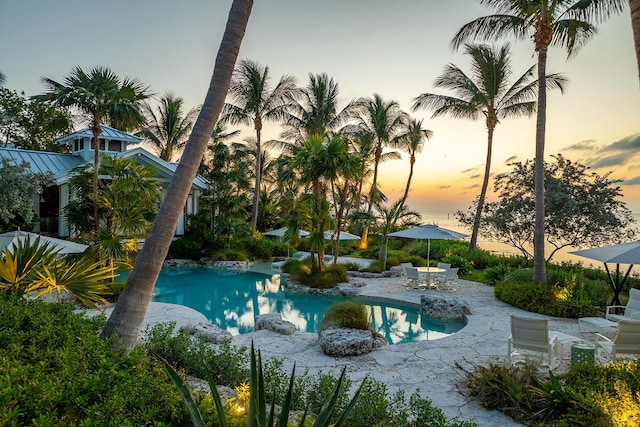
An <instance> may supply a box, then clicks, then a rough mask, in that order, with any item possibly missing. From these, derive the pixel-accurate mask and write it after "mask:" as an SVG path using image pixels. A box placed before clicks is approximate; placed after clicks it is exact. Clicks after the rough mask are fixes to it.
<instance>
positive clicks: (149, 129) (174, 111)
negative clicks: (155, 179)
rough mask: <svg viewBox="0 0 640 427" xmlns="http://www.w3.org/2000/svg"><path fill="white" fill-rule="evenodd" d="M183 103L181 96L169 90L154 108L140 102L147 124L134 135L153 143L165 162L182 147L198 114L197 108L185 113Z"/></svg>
mask: <svg viewBox="0 0 640 427" xmlns="http://www.w3.org/2000/svg"><path fill="white" fill-rule="evenodd" d="M183 104H184V101H183V100H182V98H180V97H177V96H175V95H174V94H173V93H171V92H168V93H166V94H165V95H163V96H162V99H160V104H159V105H158V107H157V109H156V110H154V109H153V107H152V106H151V105H150V104H149V103H148V102H144V103H143V104H142V112H143V114H144V115H145V117H146V121H147V124H146V126H145V127H144V128H143V129H141V130H140V131H139V132H138V133H137V134H136V135H137V136H140V137H142V138H145V139H146V140H147V141H149V142H150V143H151V144H153V145H154V147H155V149H156V152H157V153H158V157H160V158H161V159H162V160H164V161H167V162H170V161H171V160H172V159H173V156H174V154H175V153H178V152H180V151H181V150H182V149H183V148H184V144H185V143H186V142H187V138H188V137H189V132H191V127H192V126H193V122H194V120H195V119H196V116H197V114H198V110H199V109H198V108H192V109H191V110H189V111H188V112H187V113H186V114H185V113H184V112H183V110H182V108H183Z"/></svg>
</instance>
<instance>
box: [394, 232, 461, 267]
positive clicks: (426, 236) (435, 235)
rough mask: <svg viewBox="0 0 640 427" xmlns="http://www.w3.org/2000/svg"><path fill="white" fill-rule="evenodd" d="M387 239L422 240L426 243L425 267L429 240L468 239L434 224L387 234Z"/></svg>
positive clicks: (428, 253) (429, 250)
mask: <svg viewBox="0 0 640 427" xmlns="http://www.w3.org/2000/svg"><path fill="white" fill-rule="evenodd" d="M389 237H403V238H405V239H422V240H426V241H427V266H428V265H429V256H430V253H431V239H452V240H457V239H464V238H465V237H469V236H467V235H466V234H463V233H458V232H457V231H453V230H449V229H447V228H441V227H438V226H437V225H435V224H422V225H419V226H417V227H413V228H407V229H406V230H400V231H396V232H395V233H389Z"/></svg>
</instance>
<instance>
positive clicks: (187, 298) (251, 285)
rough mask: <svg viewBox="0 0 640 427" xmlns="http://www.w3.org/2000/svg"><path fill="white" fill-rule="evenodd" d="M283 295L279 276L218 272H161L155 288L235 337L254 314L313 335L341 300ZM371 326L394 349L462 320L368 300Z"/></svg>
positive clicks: (446, 331)
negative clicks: (277, 316) (275, 315)
mask: <svg viewBox="0 0 640 427" xmlns="http://www.w3.org/2000/svg"><path fill="white" fill-rule="evenodd" d="M345 299H346V298H344V297H338V296H318V295H305V294H294V293H289V292H286V291H284V290H283V289H282V287H281V284H280V275H279V274H274V275H272V276H269V275H266V274H260V273H254V272H242V273H240V274H238V272H234V273H233V274H230V273H229V272H227V271H220V270H214V269H208V268H196V267H188V268H172V269H171V271H167V270H163V271H162V273H161V274H160V277H159V278H158V281H157V283H156V287H155V296H154V301H158V302H168V303H174V304H181V305H184V306H187V307H190V308H193V309H194V310H197V311H199V312H201V313H203V314H204V315H205V316H207V318H208V319H209V320H210V321H211V322H212V323H213V324H216V325H218V326H219V327H221V328H222V329H225V330H227V331H229V332H231V333H232V334H234V335H238V334H244V333H247V332H252V331H253V327H254V318H255V316H257V315H258V314H266V313H281V314H282V317H283V319H285V320H287V321H289V322H291V323H293V324H294V325H295V326H296V329H298V330H300V331H307V332H316V331H317V330H318V329H319V327H320V322H321V320H322V315H323V313H324V311H325V310H326V309H327V307H329V306H330V305H331V304H333V303H335V302H338V301H342V300H345ZM363 302H364V303H365V305H366V306H368V310H369V315H370V319H371V324H372V326H373V328H374V329H375V330H376V331H378V332H379V333H381V334H383V335H384V336H385V338H386V339H387V341H388V342H389V343H392V344H397V343H403V342H412V341H424V340H433V339H438V338H441V337H444V336H447V335H450V334H452V333H454V332H457V331H458V330H460V329H461V328H462V327H464V325H465V324H466V322H465V321H458V320H455V321H454V320H441V319H434V318H430V317H428V316H425V315H422V314H420V312H419V310H418V309H417V308H415V307H412V306H403V305H400V304H393V303H388V302H379V301H372V300H364V301H363Z"/></svg>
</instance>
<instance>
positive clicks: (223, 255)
mask: <svg viewBox="0 0 640 427" xmlns="http://www.w3.org/2000/svg"><path fill="white" fill-rule="evenodd" d="M211 260H212V261H249V255H247V253H246V252H245V251H243V250H239V249H228V250H224V251H218V252H215V253H214V254H213V255H211Z"/></svg>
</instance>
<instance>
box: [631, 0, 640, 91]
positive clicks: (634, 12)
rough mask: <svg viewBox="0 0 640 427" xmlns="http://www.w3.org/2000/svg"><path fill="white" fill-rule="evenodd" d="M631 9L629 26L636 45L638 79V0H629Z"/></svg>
mask: <svg viewBox="0 0 640 427" xmlns="http://www.w3.org/2000/svg"><path fill="white" fill-rule="evenodd" d="M629 8H630V9H631V27H632V29H633V44H634V45H635V47H636V60H637V61H638V79H640V0H629Z"/></svg>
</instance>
